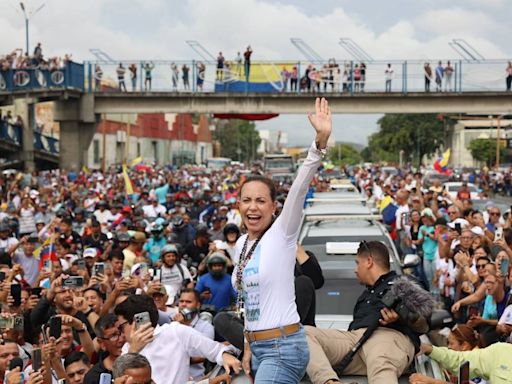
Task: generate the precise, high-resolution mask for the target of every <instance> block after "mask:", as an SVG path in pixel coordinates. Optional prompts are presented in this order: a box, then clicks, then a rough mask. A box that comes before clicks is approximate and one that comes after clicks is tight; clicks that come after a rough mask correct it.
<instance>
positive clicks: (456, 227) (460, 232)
mask: <svg viewBox="0 0 512 384" xmlns="http://www.w3.org/2000/svg"><path fill="white" fill-rule="evenodd" d="M455 230H456V231H457V233H458V234H459V236H460V235H461V234H462V228H461V226H460V223H455Z"/></svg>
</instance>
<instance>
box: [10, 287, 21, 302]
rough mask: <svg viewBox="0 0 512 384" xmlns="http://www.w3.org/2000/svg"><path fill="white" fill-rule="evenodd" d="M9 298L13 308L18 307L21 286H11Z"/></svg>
mask: <svg viewBox="0 0 512 384" xmlns="http://www.w3.org/2000/svg"><path fill="white" fill-rule="evenodd" d="M11 296H12V299H13V306H15V307H19V306H20V305H21V285H19V284H11Z"/></svg>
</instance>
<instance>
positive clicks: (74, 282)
mask: <svg viewBox="0 0 512 384" xmlns="http://www.w3.org/2000/svg"><path fill="white" fill-rule="evenodd" d="M62 286H63V287H64V288H71V289H73V288H82V287H83V286H84V278H83V277H82V276H69V277H68V278H67V279H64V280H62Z"/></svg>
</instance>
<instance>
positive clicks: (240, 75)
mask: <svg viewBox="0 0 512 384" xmlns="http://www.w3.org/2000/svg"><path fill="white" fill-rule="evenodd" d="M438 61H439V60H437V59H436V60H421V61H420V60H406V61H398V60H394V61H370V62H365V63H361V62H356V61H343V60H330V61H328V62H314V63H310V62H307V61H294V60H289V61H255V62H252V63H251V65H250V72H249V76H247V71H246V67H245V65H244V64H243V63H242V64H238V63H236V62H226V63H225V66H224V68H222V69H219V68H217V63H216V62H213V61H196V60H185V61H184V60H180V61H178V60H177V61H170V60H153V61H141V60H132V61H122V62H120V63H121V64H122V68H121V69H120V66H119V64H120V63H119V62H116V63H114V62H96V61H87V62H85V63H84V64H80V63H74V62H70V63H68V64H67V65H66V66H65V67H64V68H62V69H60V70H56V71H49V70H40V69H11V70H8V71H0V91H7V92H10V91H16V90H24V89H27V90H31V89H59V88H64V89H77V90H84V91H87V92H187V93H199V92H207V93H208V92H228V93H229V92H251V93H252V92H257V93H260V92H261V93H284V92H286V93H289V92H295V93H303V92H318V93H329V92H336V93H339V92H341V93H346V94H357V93H362V92H372V93H374V92H386V91H389V92H391V93H402V94H407V93H409V92H427V91H430V92H458V93H462V92H501V91H506V85H505V84H506V77H507V72H506V68H507V65H508V62H507V61H506V60H482V61H464V60H450V62H451V67H452V69H453V71H452V74H451V76H447V75H446V73H445V76H443V77H442V78H441V82H440V83H436V67H437V66H438ZM426 62H429V63H430V66H431V72H432V76H431V78H430V88H429V89H427V87H426V82H427V81H426V76H425V63H426ZM441 62H442V65H443V67H446V64H447V62H448V60H445V59H444V60H441ZM362 66H364V71H361V67H362ZM130 68H132V69H133V68H134V70H133V72H132V70H130ZM389 68H390V69H391V70H392V71H391V72H389V71H388V73H386V70H387V69H389ZM294 70H296V73H297V75H296V78H297V79H296V84H297V86H296V88H295V87H292V78H293V75H292V73H293V72H294ZM121 73H123V75H122V76H121ZM132 73H136V76H133V75H132ZM121 77H122V78H123V79H124V81H123V83H124V86H123V85H121V84H120V81H119V79H120V78H121ZM386 80H388V81H386ZM386 87H389V88H388V89H386Z"/></svg>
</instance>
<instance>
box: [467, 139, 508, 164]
mask: <svg viewBox="0 0 512 384" xmlns="http://www.w3.org/2000/svg"><path fill="white" fill-rule="evenodd" d="M469 151H470V152H471V156H473V159H475V160H477V161H482V162H485V163H486V164H487V165H489V166H491V165H493V164H495V163H496V140H494V139H474V140H471V142H470V143H469ZM504 154H505V148H503V146H502V145H500V158H502V159H503V156H504Z"/></svg>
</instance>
